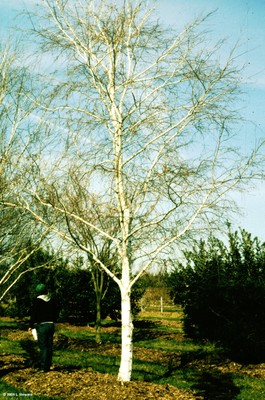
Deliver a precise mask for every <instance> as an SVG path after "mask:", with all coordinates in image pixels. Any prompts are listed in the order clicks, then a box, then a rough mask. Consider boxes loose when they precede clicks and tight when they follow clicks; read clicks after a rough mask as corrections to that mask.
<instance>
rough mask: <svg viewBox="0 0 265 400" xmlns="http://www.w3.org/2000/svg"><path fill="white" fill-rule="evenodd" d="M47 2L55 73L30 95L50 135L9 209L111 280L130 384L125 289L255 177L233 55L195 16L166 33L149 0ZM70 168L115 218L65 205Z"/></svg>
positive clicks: (219, 213)
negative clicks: (95, 241)
mask: <svg viewBox="0 0 265 400" xmlns="http://www.w3.org/2000/svg"><path fill="white" fill-rule="evenodd" d="M43 5H44V7H45V8H44V11H43V12H42V14H41V15H40V16H38V17H37V18H35V19H34V25H33V31H34V33H35V37H36V35H37V36H38V37H39V39H40V42H41V47H40V49H41V51H42V52H44V51H48V52H51V53H50V56H51V54H52V55H54V57H55V58H56V60H57V65H59V66H60V69H59V73H58V75H57V76H55V77H54V78H53V80H52V81H49V84H48V85H47V88H46V90H45V91H44V92H45V96H44V95H43V96H39V98H38V99H35V104H37V105H38V106H40V107H42V109H43V110H44V111H46V112H47V115H46V119H45V121H44V125H45V126H49V131H48V130H47V133H48V135H47V136H46V137H45V136H43V137H42V140H41V143H42V146H41V148H40V151H39V153H38V159H37V166H38V174H35V175H34V178H33V177H32V176H29V172H28V169H25V163H24V160H23V159H22V160H21V165H20V167H21V171H23V176H24V178H25V180H26V182H27V185H20V186H19V190H20V193H21V194H20V197H19V199H20V201H19V202H17V201H15V200H14V201H13V206H14V207H21V206H22V207H23V208H24V209H25V210H27V211H28V212H29V213H30V215H32V216H34V218H35V219H36V220H37V221H38V222H39V223H40V224H42V225H43V226H45V227H46V228H47V229H50V230H51V231H52V232H54V233H56V234H57V235H58V236H59V237H61V238H62V239H63V240H66V241H68V242H70V243H72V244H73V245H76V246H78V247H79V248H80V247H82V249H83V251H85V252H87V254H89V255H90V258H91V259H93V261H94V262H95V263H96V264H97V265H99V266H100V267H101V268H102V269H103V270H104V271H105V272H106V273H107V274H108V275H109V276H110V277H111V278H112V279H113V280H114V281H115V282H116V283H117V284H118V286H119V288H120V293H121V303H122V306H121V311H122V351H121V364H120V369H119V374H118V379H119V380H121V381H129V380H130V378H131V372H132V333H133V323H132V315H131V301H130V300H131V291H132V286H133V285H134V284H135V282H136V281H137V280H138V279H139V277H140V276H141V275H142V274H143V273H144V271H146V270H147V269H148V268H149V267H151V266H152V265H154V264H155V263H157V262H159V259H160V258H163V257H164V256H165V254H164V253H165V252H169V251H170V249H171V248H172V246H173V245H175V243H179V244H181V243H185V242H186V241H187V240H188V239H189V238H191V237H192V236H194V234H197V233H198V231H200V232H201V231H202V229H203V230H205V231H207V230H208V229H210V227H214V226H220V222H221V221H222V219H223V217H224V215H225V213H226V212H227V211H231V210H232V203H231V200H229V201H228V197H227V195H228V193H229V192H230V191H231V190H232V189H235V188H241V189H242V188H243V186H244V183H247V184H248V185H249V180H250V178H251V177H252V176H253V175H254V174H256V171H257V170H256V169H255V167H256V165H257V164H256V162H257V150H256V149H254V151H253V152H251V154H249V155H248V156H246V157H244V156H243V155H242V154H241V153H240V152H237V150H236V148H235V147H234V146H233V143H234V142H233V134H234V133H235V131H233V130H232V128H233V126H234V124H235V122H236V119H237V111H236V110H235V106H234V101H235V99H236V98H237V95H238V93H239V83H240V78H239V73H238V70H237V68H236V67H235V65H234V60H233V52H231V54H230V55H229V56H228V58H227V59H226V60H222V61H221V62H219V61H218V58H219V50H220V44H217V45H216V46H214V47H212V48H210V45H209V43H208V42H207V37H206V36H205V34H204V33H203V32H202V31H201V30H199V29H198V28H199V27H200V24H201V23H202V22H203V20H196V21H195V22H194V23H192V24H191V25H189V26H187V27H186V28H185V29H184V30H183V31H182V32H176V31H174V30H172V29H164V28H163V27H162V26H161V25H160V24H159V23H158V22H157V21H156V20H155V19H154V16H153V15H154V14H152V10H151V11H150V6H149V4H148V5H147V2H146V1H145V0H137V1H131V0H124V1H123V2H120V3H119V4H117V2H115V1H108V0H101V1H99V2H98V1H86V0H80V1H79V2H78V4H77V3H76V2H75V1H70V0H69V1H65V0H44V1H43ZM44 92H43V93H44ZM51 139H53V140H54V142H53V145H52V143H51ZM46 140H48V141H49V143H50V145H47V144H46V145H45V143H46ZM73 170H75V171H76V174H77V175H78V182H79V187H80V188H82V191H81V192H80V195H81V196H85V197H86V196H88V194H89V196H91V195H92V194H93V195H94V196H96V197H97V199H99V200H100V201H101V203H102V204H106V203H108V205H109V208H110V209H111V210H112V218H113V224H107V225H104V223H102V221H103V220H104V219H105V215H97V218H95V219H93V220H91V219H90V218H87V213H86V214H84V215H80V213H79V212H77V211H76V208H75V207H73V206H71V205H70V204H69V202H67V200H66V199H65V197H64V196H63V192H62V190H59V189H58V188H66V187H68V194H71V190H72V188H71V179H69V177H71V174H72V171H73ZM24 171H25V173H24ZM256 176H257V175H256ZM68 184H69V186H68ZM58 194H59V195H58ZM9 205H10V206H12V205H11V203H10V204H9ZM110 219H111V215H110ZM66 220H67V223H68V224H69V225H70V224H71V226H72V227H73V226H74V225H75V224H76V222H78V224H81V225H83V226H84V227H88V228H89V230H90V231H91V232H92V234H93V235H97V236H98V237H99V236H100V237H101V239H102V241H104V240H107V241H109V242H111V243H112V247H113V248H114V249H115V253H116V254H117V259H118V264H119V267H120V271H121V276H119V275H116V274H114V273H113V272H112V270H111V269H110V268H109V266H108V264H107V263H106V260H101V259H100V258H99V256H98V254H97V252H95V251H94V250H93V249H92V248H91V247H90V246H88V244H87V242H85V241H84V240H83V239H82V238H81V237H80V236H79V237H78V238H76V236H75V234H76V233H75V232H74V231H73V230H72V232H69V230H68V227H67V225H66ZM113 226H114V227H115V229H113ZM117 226H118V228H117ZM77 239H78V240H77Z"/></svg>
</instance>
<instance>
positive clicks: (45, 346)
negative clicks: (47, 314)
mask: <svg viewBox="0 0 265 400" xmlns="http://www.w3.org/2000/svg"><path fill="white" fill-rule="evenodd" d="M37 332H38V345H39V348H40V362H41V369H42V370H43V371H45V372H47V371H49V370H50V368H51V364H52V346H53V335H54V324H53V323H50V322H43V323H41V324H39V325H38V327H37Z"/></svg>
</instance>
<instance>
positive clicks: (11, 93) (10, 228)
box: [0, 40, 48, 300]
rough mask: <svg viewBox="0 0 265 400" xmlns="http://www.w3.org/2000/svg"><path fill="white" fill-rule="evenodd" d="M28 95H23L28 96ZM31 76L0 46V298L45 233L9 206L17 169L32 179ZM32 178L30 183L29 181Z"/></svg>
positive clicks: (12, 50) (11, 47)
mask: <svg viewBox="0 0 265 400" xmlns="http://www.w3.org/2000/svg"><path fill="white" fill-rule="evenodd" d="M26 93H27V95H26ZM30 93H31V94H32V93H33V86H32V76H31V75H30V74H29V72H28V71H27V69H26V68H25V67H23V66H22V61H21V54H20V52H19V48H18V47H17V46H16V45H15V44H11V42H10V41H9V40H6V42H1V43H0V213H1V218H0V270H1V272H0V300H2V299H3V298H4V296H5V295H6V294H7V293H8V291H9V290H10V289H11V288H12V287H13V286H14V285H15V284H16V282H17V281H18V280H19V279H20V277H21V276H22V275H23V274H24V273H26V272H27V270H25V268H24V265H25V262H26V261H27V260H28V259H29V257H30V256H31V255H32V254H33V253H34V252H35V251H36V250H38V249H39V248H40V246H41V244H42V242H43V240H44V238H45V237H46V235H47V233H48V231H47V230H46V231H45V230H43V229H42V227H41V226H40V225H39V224H38V223H36V220H35V218H31V216H30V215H29V214H28V212H27V211H25V210H24V209H23V208H19V207H16V209H14V208H13V206H11V208H10V207H9V206H8V203H9V202H11V203H13V201H14V200H15V199H16V202H17V200H18V197H19V193H20V188H21V185H23V184H26V182H25V179H24V177H23V183H22V169H21V167H20V162H21V160H24V169H23V171H24V172H25V171H26V170H27V173H28V174H33V175H35V169H34V168H35V166H34V162H32V161H33V160H34V153H35V152H34V151H33V149H34V148H35V143H36V141H37V132H38V123H36V122H35V121H34V120H33V119H32V115H33V114H34V112H35V111H36V108H37V106H36V104H34V103H33V102H32V101H31V100H29V98H28V95H29V94H30ZM31 180H32V179H31Z"/></svg>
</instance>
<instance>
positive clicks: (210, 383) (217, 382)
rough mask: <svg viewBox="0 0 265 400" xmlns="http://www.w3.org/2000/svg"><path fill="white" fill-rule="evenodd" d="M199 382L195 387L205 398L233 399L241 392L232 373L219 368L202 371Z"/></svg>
mask: <svg viewBox="0 0 265 400" xmlns="http://www.w3.org/2000/svg"><path fill="white" fill-rule="evenodd" d="M198 378H199V379H198V382H197V383H196V384H194V386H193V389H195V390H196V392H197V394H198V395H200V396H203V399H204V400H213V399H214V400H233V399H235V398H236V397H237V395H238V394H239V393H240V389H239V388H238V387H237V386H236V385H235V384H234V382H233V378H232V374H231V373H222V372H220V371H218V370H213V371H205V372H201V373H200V374H199V376H198Z"/></svg>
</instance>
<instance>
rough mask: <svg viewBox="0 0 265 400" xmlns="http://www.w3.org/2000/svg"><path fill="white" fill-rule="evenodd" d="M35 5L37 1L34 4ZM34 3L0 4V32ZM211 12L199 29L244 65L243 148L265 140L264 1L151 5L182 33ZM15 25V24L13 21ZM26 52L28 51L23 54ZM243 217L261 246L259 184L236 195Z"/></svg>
mask: <svg viewBox="0 0 265 400" xmlns="http://www.w3.org/2000/svg"><path fill="white" fill-rule="evenodd" d="M39 1H40V0H39ZM36 2H37V0H0V32H1V35H3V34H5V32H7V30H8V28H10V27H11V26H12V25H14V21H13V18H14V16H15V15H16V14H17V13H18V12H20V11H22V10H23V9H25V8H31V7H32V6H34V4H36ZM212 11H215V12H214V14H213V15H211V17H210V18H209V19H208V20H207V22H206V24H205V28H207V30H208V31H209V32H210V33H209V34H210V36H211V37H212V39H213V41H215V40H218V39H222V38H227V45H226V46H227V47H225V48H224V52H225V51H226V49H227V50H228V49H229V48H231V47H232V46H233V45H234V44H235V43H236V42H237V41H238V40H239V46H240V47H239V48H238V53H241V57H239V58H238V64H239V65H242V66H243V65H244V66H245V70H244V72H243V81H242V88H243V90H244V92H245V94H244V96H243V101H244V117H245V118H247V119H250V120H252V122H253V123H254V124H255V125H251V124H246V125H245V126H244V130H243V132H242V143H243V146H245V147H249V146H250V144H251V143H253V142H255V140H258V139H261V138H264V139H265V1H264V0H249V1H245V0H157V16H158V17H159V18H160V20H161V21H162V22H163V23H164V24H170V25H174V26H176V28H177V29H181V28H183V27H184V26H185V25H186V24H187V23H189V22H192V20H194V18H195V17H196V16H199V15H206V14H208V13H210V12H212ZM16 23H17V24H21V23H22V21H21V20H19V19H18V20H17V21H16ZM27 51H29V49H28V50H27ZM236 198H237V200H238V204H239V206H240V207H241V208H242V212H243V213H244V215H243V216H239V217H237V218H236V221H235V227H238V226H241V227H242V228H245V229H246V230H248V231H249V232H251V233H252V234H253V235H256V236H258V237H259V238H260V239H261V240H263V241H265V182H260V183H259V184H258V186H257V188H256V189H251V190H250V191H249V193H245V194H243V195H236Z"/></svg>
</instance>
